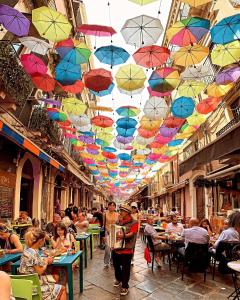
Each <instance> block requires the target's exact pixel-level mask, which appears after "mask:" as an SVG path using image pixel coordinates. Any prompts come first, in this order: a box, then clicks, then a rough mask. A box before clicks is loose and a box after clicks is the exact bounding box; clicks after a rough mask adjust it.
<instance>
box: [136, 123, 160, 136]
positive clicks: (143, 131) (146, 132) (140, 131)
mask: <svg viewBox="0 0 240 300" xmlns="http://www.w3.org/2000/svg"><path fill="white" fill-rule="evenodd" d="M157 131H158V129H155V130H147V129H144V128H143V127H141V126H140V127H139V128H138V134H139V135H140V136H142V137H144V138H151V137H153V136H155V135H156V134H157Z"/></svg>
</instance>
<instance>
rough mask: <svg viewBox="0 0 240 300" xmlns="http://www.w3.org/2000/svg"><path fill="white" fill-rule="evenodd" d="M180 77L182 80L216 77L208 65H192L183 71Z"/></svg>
mask: <svg viewBox="0 0 240 300" xmlns="http://www.w3.org/2000/svg"><path fill="white" fill-rule="evenodd" d="M180 77H181V78H182V80H204V79H206V78H210V77H212V78H213V77H214V75H213V73H212V71H211V70H209V67H208V66H205V65H199V66H190V67H188V68H186V69H185V71H184V72H182V73H181V75H180Z"/></svg>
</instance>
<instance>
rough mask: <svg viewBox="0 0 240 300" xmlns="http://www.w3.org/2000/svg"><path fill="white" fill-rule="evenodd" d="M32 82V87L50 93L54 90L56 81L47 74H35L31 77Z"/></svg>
mask: <svg viewBox="0 0 240 300" xmlns="http://www.w3.org/2000/svg"><path fill="white" fill-rule="evenodd" d="M32 82H33V83H34V85H35V86H36V87H37V88H38V89H40V90H43V91H44V92H51V91H52V90H54V87H55V84H56V81H55V79H53V78H52V77H51V76H49V75H48V74H39V73H35V74H33V75H32Z"/></svg>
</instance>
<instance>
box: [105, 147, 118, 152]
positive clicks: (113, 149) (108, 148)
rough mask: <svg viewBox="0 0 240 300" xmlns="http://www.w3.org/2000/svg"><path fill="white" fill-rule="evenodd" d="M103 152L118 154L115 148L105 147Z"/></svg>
mask: <svg viewBox="0 0 240 300" xmlns="http://www.w3.org/2000/svg"><path fill="white" fill-rule="evenodd" d="M103 151H105V152H111V153H114V152H116V151H117V150H116V149H115V148H113V147H104V148H103Z"/></svg>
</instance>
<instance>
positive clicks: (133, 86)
mask: <svg viewBox="0 0 240 300" xmlns="http://www.w3.org/2000/svg"><path fill="white" fill-rule="evenodd" d="M115 78H116V81H117V85H118V87H119V88H120V89H122V90H125V91H135V90H138V89H140V88H142V87H143V86H144V82H145V80H146V75H145V73H144V71H143V69H142V68H141V67H139V66H137V65H133V64H129V65H124V66H122V67H120V68H119V69H118V71H117V74H116V76H115Z"/></svg>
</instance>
